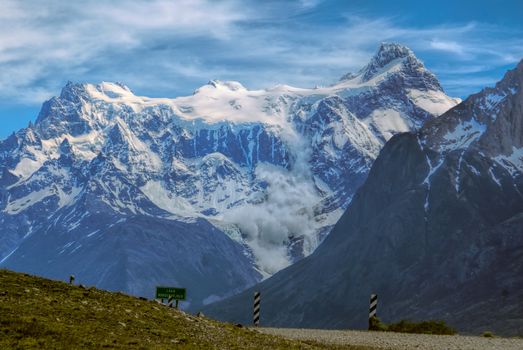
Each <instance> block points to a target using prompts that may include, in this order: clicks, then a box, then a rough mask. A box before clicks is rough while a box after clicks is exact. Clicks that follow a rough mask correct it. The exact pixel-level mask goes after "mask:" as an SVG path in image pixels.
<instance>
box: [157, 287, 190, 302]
mask: <svg viewBox="0 0 523 350" xmlns="http://www.w3.org/2000/svg"><path fill="white" fill-rule="evenodd" d="M186 294H187V293H186V291H185V288H174V287H156V298H157V299H169V298H170V297H173V298H174V299H175V300H185V297H186Z"/></svg>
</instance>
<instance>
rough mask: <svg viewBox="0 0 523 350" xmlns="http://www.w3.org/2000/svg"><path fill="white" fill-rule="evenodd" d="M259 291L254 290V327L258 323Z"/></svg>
mask: <svg viewBox="0 0 523 350" xmlns="http://www.w3.org/2000/svg"><path fill="white" fill-rule="evenodd" d="M260 300H261V295H260V292H254V312H253V322H254V325H255V326H256V327H258V326H259V325H260Z"/></svg>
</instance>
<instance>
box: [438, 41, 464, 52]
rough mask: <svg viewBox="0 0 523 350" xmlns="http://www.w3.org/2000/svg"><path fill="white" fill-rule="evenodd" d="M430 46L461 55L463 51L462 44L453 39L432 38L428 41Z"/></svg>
mask: <svg viewBox="0 0 523 350" xmlns="http://www.w3.org/2000/svg"><path fill="white" fill-rule="evenodd" d="M430 47H431V48H433V49H435V50H441V51H447V52H451V53H455V54H458V55H463V54H464V53H465V51H464V48H463V46H462V45H460V44H458V43H457V42H455V41H441V40H432V41H431V42H430Z"/></svg>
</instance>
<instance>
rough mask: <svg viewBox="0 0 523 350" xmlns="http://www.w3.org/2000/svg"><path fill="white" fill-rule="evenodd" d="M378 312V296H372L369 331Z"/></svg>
mask: <svg viewBox="0 0 523 350" xmlns="http://www.w3.org/2000/svg"><path fill="white" fill-rule="evenodd" d="M377 310H378V294H371V295H370V306H369V329H370V328H371V325H372V319H373V318H374V317H376V313H377Z"/></svg>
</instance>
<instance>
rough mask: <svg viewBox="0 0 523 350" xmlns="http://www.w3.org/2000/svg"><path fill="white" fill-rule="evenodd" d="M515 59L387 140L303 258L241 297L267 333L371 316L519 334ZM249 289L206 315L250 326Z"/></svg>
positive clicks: (520, 157)
mask: <svg viewBox="0 0 523 350" xmlns="http://www.w3.org/2000/svg"><path fill="white" fill-rule="evenodd" d="M522 86H523V61H522V62H520V63H519V65H518V66H517V67H516V68H515V69H513V70H511V71H509V72H508V73H507V74H506V75H505V76H504V78H503V80H502V81H500V82H499V83H498V84H496V86H495V87H493V88H486V89H484V90H483V91H481V92H480V93H478V94H474V95H472V96H470V97H469V98H468V99H466V100H465V101H464V102H462V103H460V104H459V105H457V106H456V107H454V108H452V109H450V110H449V111H448V112H446V113H444V114H443V115H442V116H440V117H439V118H436V119H431V120H429V121H427V123H426V124H425V125H424V127H422V128H421V129H420V130H419V132H417V133H412V132H410V133H404V134H400V135H397V136H394V137H393V138H392V139H391V140H389V142H388V143H387V144H386V145H385V147H384V148H383V150H382V152H381V153H380V155H379V157H378V158H377V160H376V161H375V163H374V164H373V166H372V168H371V171H370V173H369V176H368V178H367V180H366V182H365V183H364V184H363V185H362V186H361V187H360V189H359V190H358V192H357V194H356V195H355V197H354V199H353V201H352V202H351V204H350V205H349V207H348V209H347V211H346V212H345V213H344V215H343V216H342V217H341V219H340V220H339V221H338V223H337V224H336V226H335V227H334V229H333V230H332V232H331V233H330V235H329V236H328V237H327V238H326V239H325V241H324V242H323V243H322V244H321V245H320V247H318V249H317V250H316V251H315V252H314V253H313V254H312V255H310V256H309V257H307V258H305V259H302V260H301V261H299V262H297V263H296V264H294V265H292V266H290V267H289V268H287V269H284V270H282V271H280V272H279V273H277V274H275V275H274V276H272V277H271V278H269V279H268V280H265V281H264V282H262V283H261V284H259V285H256V286H255V287H253V289H256V290H259V291H261V293H262V295H263V301H264V307H263V315H262V322H263V323H264V324H265V325H267V326H286V327H313V328H315V327H324V328H347V327H350V328H353V327H358V328H365V327H366V326H367V315H368V298H369V295H370V294H371V293H377V294H378V295H379V300H380V301H379V306H378V315H379V316H380V318H382V319H383V320H384V321H386V322H391V321H398V320H400V319H414V320H426V319H444V320H446V321H447V322H449V323H450V324H451V325H452V326H455V327H457V328H458V329H459V330H460V331H464V332H473V333H475V334H478V332H483V331H484V330H485V329H489V330H492V331H494V332H495V333H496V334H504V335H517V334H521V332H522V331H523V318H522V317H521V313H520V311H519V310H521V305H522V304H523V294H522V293H521V290H522V287H523V278H522V276H523V274H522V272H523V270H522V267H523V255H522V254H521V252H522V251H523V230H522V228H523V195H522V190H523V144H522V139H521V137H522V136H521V135H523V91H522V88H521V87H522ZM251 298H252V289H251V290H247V291H245V292H243V293H241V294H239V295H237V296H234V297H232V298H230V299H227V300H225V301H223V302H219V303H216V304H213V305H210V306H209V307H208V309H207V310H206V313H208V314H210V315H212V316H215V317H220V318H222V319H226V320H229V321H234V322H245V323H247V322H250V320H249V315H248V313H247V312H248V311H247V310H248V309H249V304H250V302H251V301H250V300H251Z"/></svg>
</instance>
